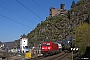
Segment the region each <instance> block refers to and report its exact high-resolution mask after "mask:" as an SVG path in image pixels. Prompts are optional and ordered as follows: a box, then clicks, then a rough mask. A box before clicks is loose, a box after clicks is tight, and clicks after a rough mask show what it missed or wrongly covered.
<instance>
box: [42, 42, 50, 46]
mask: <svg viewBox="0 0 90 60" xmlns="http://www.w3.org/2000/svg"><path fill="white" fill-rule="evenodd" d="M42 46H50V43H42Z"/></svg>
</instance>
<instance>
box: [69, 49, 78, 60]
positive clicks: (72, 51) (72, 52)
mask: <svg viewBox="0 0 90 60" xmlns="http://www.w3.org/2000/svg"><path fill="white" fill-rule="evenodd" d="M78 50H79V48H71V51H72V60H73V52H74V51H78Z"/></svg>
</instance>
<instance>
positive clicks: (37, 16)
mask: <svg viewBox="0 0 90 60" xmlns="http://www.w3.org/2000/svg"><path fill="white" fill-rule="evenodd" d="M16 1H17V2H18V3H19V4H21V5H22V6H23V7H25V8H26V9H27V10H29V11H30V12H32V13H33V14H34V15H36V16H37V17H38V18H40V19H41V20H43V19H42V18H41V17H40V16H39V15H37V14H36V13H35V12H33V11H32V10H30V9H29V8H28V7H26V6H25V5H24V4H22V3H21V2H19V1H18V0H16Z"/></svg>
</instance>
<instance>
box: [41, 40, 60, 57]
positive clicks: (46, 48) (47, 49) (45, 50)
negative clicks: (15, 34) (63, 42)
mask: <svg viewBox="0 0 90 60" xmlns="http://www.w3.org/2000/svg"><path fill="white" fill-rule="evenodd" d="M59 52H60V49H59V45H58V43H54V42H51V41H50V42H42V43H41V53H42V54H43V55H44V56H46V55H53V54H56V53H59Z"/></svg>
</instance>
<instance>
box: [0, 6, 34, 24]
mask: <svg viewBox="0 0 90 60" xmlns="http://www.w3.org/2000/svg"><path fill="white" fill-rule="evenodd" d="M0 7H2V8H4V9H6V10H8V11H10V12H12V13H14V14H16V15H18V16H20V17H22V18H24V19H25V20H28V21H30V20H29V19H27V18H25V17H23V16H21V15H19V14H17V13H15V12H13V11H11V10H10V9H8V8H6V7H4V6H2V5H0ZM30 22H32V21H30ZM32 23H34V22H32Z"/></svg>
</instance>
